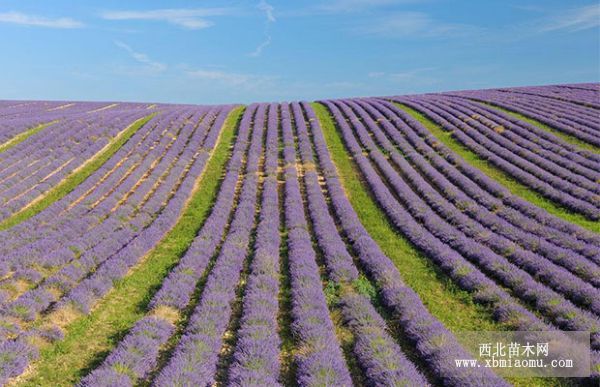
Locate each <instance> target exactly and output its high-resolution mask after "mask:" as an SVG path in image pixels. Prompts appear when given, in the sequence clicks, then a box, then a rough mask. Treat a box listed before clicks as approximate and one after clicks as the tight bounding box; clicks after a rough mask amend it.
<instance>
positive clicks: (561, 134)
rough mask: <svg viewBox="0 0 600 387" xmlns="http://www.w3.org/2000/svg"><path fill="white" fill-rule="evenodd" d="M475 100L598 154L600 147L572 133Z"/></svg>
mask: <svg viewBox="0 0 600 387" xmlns="http://www.w3.org/2000/svg"><path fill="white" fill-rule="evenodd" d="M476 102H479V103H481V104H483V105H487V106H489V107H491V108H494V109H496V110H500V111H501V112H503V113H506V114H508V115H509V116H512V117H514V118H516V119H519V120H521V121H525V122H527V123H529V124H531V125H534V126H537V127H538V128H540V129H542V130H545V131H546V132H549V133H551V134H553V135H555V136H556V137H559V138H560V139H561V140H563V141H564V142H566V143H569V144H571V145H575V146H576V147H579V148H581V149H583V150H587V151H590V152H592V153H596V154H600V147H597V146H595V145H593V144H588V143H587V142H585V141H583V140H580V139H578V138H577V137H575V136H572V135H570V134H567V133H565V132H561V131H560V130H558V129H555V128H553V127H552V126H550V125H546V124H544V123H543V122H540V121H538V120H536V119H534V118H530V117H527V116H525V115H523V114H521V113H517V112H514V111H512V110H509V109H506V108H504V107H502V106H498V105H494V104H493V103H488V102H483V101H479V100H476Z"/></svg>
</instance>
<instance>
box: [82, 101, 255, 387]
mask: <svg viewBox="0 0 600 387" xmlns="http://www.w3.org/2000/svg"><path fill="white" fill-rule="evenodd" d="M248 110H249V112H248V113H247V114H246V115H244V117H243V123H242V124H241V126H240V130H239V131H238V134H237V141H236V143H235V145H234V149H233V152H232V155H231V158H230V159H229V162H228V164H227V172H226V175H225V178H224V180H223V182H222V183H221V186H220V190H219V195H218V197H217V201H216V203H215V205H214V206H213V208H212V210H211V214H210V216H209V218H208V219H207V220H206V222H205V223H204V225H203V226H202V229H201V230H200V232H199V233H198V235H197V237H196V238H195V239H194V241H193V242H192V244H191V245H190V248H189V249H188V250H187V251H186V253H185V255H184V257H183V258H182V259H181V260H180V262H179V263H178V265H177V266H176V268H175V269H173V270H172V271H171V273H169V275H168V276H167V278H166V279H165V280H164V281H163V283H162V286H161V288H160V290H159V291H158V292H157V293H156V294H155V295H154V297H153V298H152V300H151V302H150V308H151V309H153V310H156V309H157V308H160V307H165V306H166V307H170V308H175V309H176V310H177V311H179V312H183V310H184V308H185V307H186V306H187V305H188V304H189V302H190V300H191V297H192V293H193V291H194V289H195V288H196V284H197V282H198V280H199V279H200V277H201V276H202V274H203V272H204V270H205V269H206V267H207V265H208V261H209V259H210V257H211V256H212V255H213V254H214V252H215V251H216V250H217V247H218V246H219V240H220V238H221V237H222V234H223V232H224V230H225V226H226V225H225V224H226V223H227V220H228V219H229V212H230V209H231V207H232V206H233V202H234V197H235V187H236V183H237V181H238V177H239V176H240V174H241V173H242V167H243V157H244V153H245V150H246V148H247V146H248V141H247V140H248V136H249V120H250V119H251V117H252V108H249V109H248ZM148 319H150V320H151V321H153V319H158V320H160V321H162V322H160V324H163V325H164V324H167V325H169V323H167V321H166V320H164V319H162V318H161V317H160V315H158V316H155V317H145V318H143V319H142V320H139V321H138V322H137V323H136V324H135V326H134V328H132V332H139V331H143V330H144V328H143V327H144V326H145V325H147V321H148ZM157 323H159V322H157ZM169 326H170V325H169ZM169 337H170V334H169V335H166V334H165V335H163V336H161V337H160V338H161V339H160V340H157V339H156V340H154V341H153V342H152V346H150V345H148V346H146V349H147V351H146V355H145V356H144V357H138V358H136V359H132V360H131V361H129V363H128V364H129V366H130V367H134V368H144V369H151V368H152V367H153V366H154V364H155V363H156V357H157V354H158V348H160V347H161V346H162V345H163V344H164V343H165V342H166V341H167V340H168V338H169ZM115 352H122V349H121V345H119V346H118V347H117V348H116V349H115V350H113V352H112V353H111V355H109V357H113V356H117V357H118V355H113V354H114V353H115ZM137 362H141V363H144V364H137ZM148 363H149V364H148ZM108 373H109V371H108V370H107V369H106V367H100V368H99V369H97V370H95V371H94V372H93V375H94V378H95V379H96V380H100V379H102V378H106V377H107V376H108V375H107V374H108ZM117 376H118V375H116V374H114V375H110V379H109V380H113V378H116V377H117ZM140 377H141V376H139V375H138V376H136V378H140ZM88 379H89V378H88ZM88 379H86V381H87V380H88ZM132 382H135V380H134V381H132Z"/></svg>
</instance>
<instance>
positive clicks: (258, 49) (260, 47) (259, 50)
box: [250, 35, 271, 58]
mask: <svg viewBox="0 0 600 387" xmlns="http://www.w3.org/2000/svg"><path fill="white" fill-rule="evenodd" d="M270 45H271V35H267V38H266V39H265V40H264V41H263V42H262V43H261V44H259V45H258V46H257V47H256V49H255V50H254V51H252V52H251V53H250V56H251V57H254V58H257V57H259V56H261V55H262V52H263V50H264V49H265V48H267V47H268V46H270Z"/></svg>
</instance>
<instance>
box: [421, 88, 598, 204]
mask: <svg viewBox="0 0 600 387" xmlns="http://www.w3.org/2000/svg"><path fill="white" fill-rule="evenodd" d="M411 102H413V103H415V104H416V105H419V106H423V107H424V108H426V109H428V111H429V112H433V113H434V114H435V120H436V122H438V123H439V124H441V125H444V127H446V128H447V130H456V129H460V131H459V132H458V133H457V132H455V137H456V138H458V139H459V140H460V139H462V141H463V142H464V143H465V144H468V145H471V144H472V145H474V146H475V147H476V148H478V149H483V150H484V151H487V153H483V155H484V156H485V157H487V158H488V159H490V160H491V161H492V162H494V163H495V164H499V165H502V166H506V165H508V166H510V167H513V168H512V169H510V170H523V171H525V172H527V173H528V174H530V175H532V176H534V178H533V180H534V181H538V180H539V181H540V182H541V183H543V184H550V185H551V186H552V187H553V188H555V189H556V190H558V191H560V192H563V193H564V194H565V195H568V196H570V197H572V198H576V199H578V200H581V201H584V202H587V203H589V204H590V205H591V206H592V207H591V208H594V207H598V206H599V205H600V202H599V199H598V197H597V195H596V194H595V192H593V191H594V190H597V186H596V185H595V184H593V183H592V182H590V181H588V180H585V179H583V178H580V179H578V178H577V176H576V175H574V174H572V173H569V172H568V171H565V170H564V168H561V167H559V166H557V165H555V164H553V163H551V162H549V161H548V160H545V159H544V158H542V157H540V156H537V155H536V154H534V153H533V152H531V151H529V150H528V149H526V148H523V147H519V146H518V145H517V144H514V143H513V142H511V141H509V140H507V139H505V138H503V137H502V136H501V135H499V134H498V133H496V132H495V131H494V130H491V129H489V128H486V127H485V126H484V125H481V124H480V123H478V122H476V121H474V120H467V119H466V118H465V117H464V116H461V113H460V112H459V111H457V110H456V109H454V108H452V107H446V108H445V107H444V106H443V105H442V104H440V103H439V101H438V99H430V98H423V99H414V100H411ZM470 114H471V113H469V115H470ZM461 118H462V119H461ZM463 120H464V121H466V122H463ZM490 154H491V155H493V156H496V158H495V159H494V158H491V157H489V155H490ZM498 160H499V161H503V162H504V163H498ZM571 181H575V182H576V184H575V183H572V182H571ZM586 186H587V187H586Z"/></svg>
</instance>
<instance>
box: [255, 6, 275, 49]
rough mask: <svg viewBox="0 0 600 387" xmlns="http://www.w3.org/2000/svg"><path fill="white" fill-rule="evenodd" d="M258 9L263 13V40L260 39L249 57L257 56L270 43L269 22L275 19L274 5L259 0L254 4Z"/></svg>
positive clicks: (273, 21)
mask: <svg viewBox="0 0 600 387" xmlns="http://www.w3.org/2000/svg"><path fill="white" fill-rule="evenodd" d="M256 7H257V8H258V9H259V10H261V11H262V12H264V13H265V18H266V21H265V40H263V41H262V43H260V44H259V45H258V46H257V47H256V48H255V49H254V51H252V52H251V53H250V54H249V55H250V56H251V57H254V58H257V57H259V56H261V55H262V52H263V50H264V49H265V48H267V47H268V46H270V45H271V40H272V38H271V32H270V31H271V24H272V23H275V21H276V20H277V19H275V15H274V12H275V7H273V6H272V5H270V4H269V3H267V2H266V1H265V0H261V1H260V3H258V5H257V6H256Z"/></svg>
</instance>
